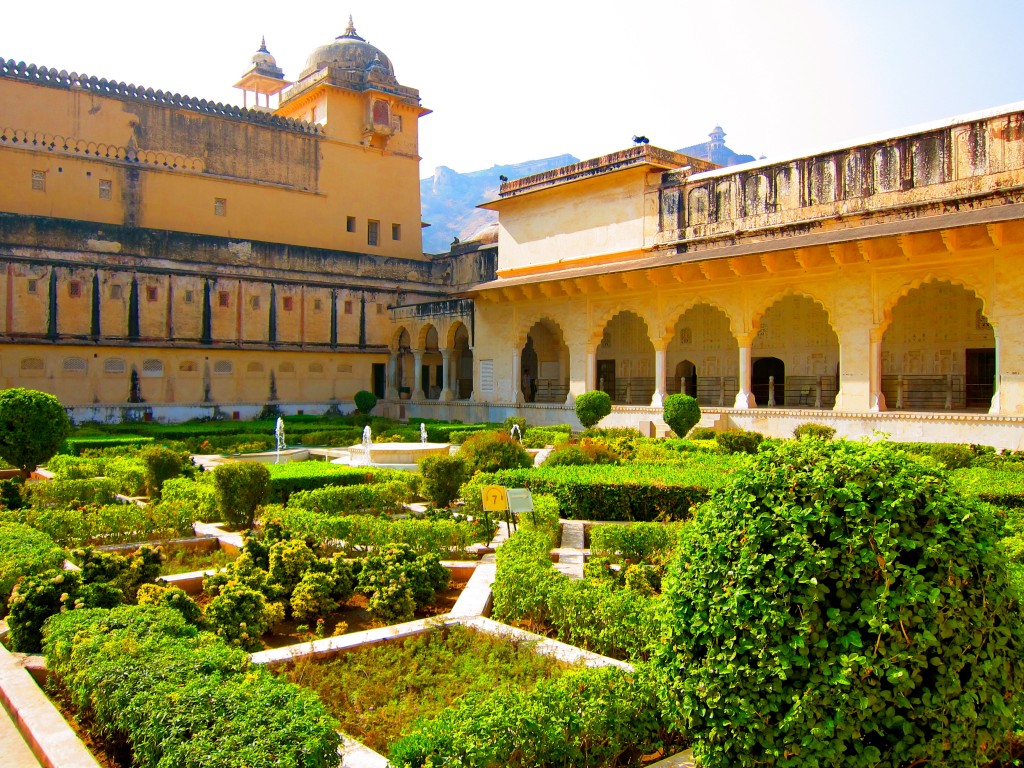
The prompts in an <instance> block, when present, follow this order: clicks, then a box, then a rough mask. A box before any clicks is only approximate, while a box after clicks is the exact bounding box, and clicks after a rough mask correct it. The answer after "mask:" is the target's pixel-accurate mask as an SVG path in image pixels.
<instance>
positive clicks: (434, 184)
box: [420, 155, 579, 253]
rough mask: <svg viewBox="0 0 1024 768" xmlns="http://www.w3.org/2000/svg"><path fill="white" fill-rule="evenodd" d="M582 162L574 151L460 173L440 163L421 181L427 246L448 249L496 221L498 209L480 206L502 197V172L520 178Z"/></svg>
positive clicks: (437, 250)
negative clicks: (499, 194)
mask: <svg viewBox="0 0 1024 768" xmlns="http://www.w3.org/2000/svg"><path fill="white" fill-rule="evenodd" d="M578 162H579V160H578V159H577V158H575V157H573V156H572V155H558V156H557V157H546V158H544V159H542V160H528V161H526V162H525V163H514V164H512V165H495V166H493V167H491V168H488V169H486V170H483V171H471V172H470V173H459V172H457V171H453V170H452V169H451V168H448V167H447V166H444V165H442V166H440V167H438V168H437V169H436V170H435V171H434V175H433V176H432V177H431V178H429V179H422V180H421V181H420V200H421V204H422V207H423V220H424V221H426V222H428V223H429V224H430V226H429V227H427V228H426V229H424V230H423V250H424V251H425V252H426V253H446V252H447V251H448V249H449V248H450V247H451V244H452V240H453V239H454V238H456V237H457V238H459V239H460V240H464V239H465V238H467V237H470V236H471V235H473V234H474V233H475V232H477V231H479V230H480V229H481V228H483V227H484V226H485V225H487V224H489V223H491V222H492V221H496V220H497V218H498V214H497V213H495V212H494V211H485V210H483V209H481V208H477V207H476V206H477V205H478V204H480V203H483V202H486V201H487V200H494V199H495V198H497V197H498V186H499V185H500V184H501V180H500V179H499V178H498V177H499V176H507V177H508V178H510V179H519V178H522V177H523V176H531V175H533V174H535V173H543V172H544V171H550V170H551V169H553V168H561V167H562V166H563V165H571V164H572V163H578Z"/></svg>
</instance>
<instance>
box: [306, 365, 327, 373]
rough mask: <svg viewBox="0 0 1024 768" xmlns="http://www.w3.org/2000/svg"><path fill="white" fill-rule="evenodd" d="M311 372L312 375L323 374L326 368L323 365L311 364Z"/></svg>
mask: <svg viewBox="0 0 1024 768" xmlns="http://www.w3.org/2000/svg"><path fill="white" fill-rule="evenodd" d="M309 372H310V373H323V372H324V366H323V364H321V363H310V364H309Z"/></svg>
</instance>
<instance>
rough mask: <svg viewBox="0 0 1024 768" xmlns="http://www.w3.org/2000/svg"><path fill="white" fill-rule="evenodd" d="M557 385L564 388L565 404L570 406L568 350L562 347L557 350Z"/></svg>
mask: <svg viewBox="0 0 1024 768" xmlns="http://www.w3.org/2000/svg"><path fill="white" fill-rule="evenodd" d="M558 385H559V386H565V394H566V397H565V402H566V403H567V404H569V405H571V404H572V402H573V401H572V393H571V391H570V387H569V348H568V347H562V348H560V349H559V350H558Z"/></svg>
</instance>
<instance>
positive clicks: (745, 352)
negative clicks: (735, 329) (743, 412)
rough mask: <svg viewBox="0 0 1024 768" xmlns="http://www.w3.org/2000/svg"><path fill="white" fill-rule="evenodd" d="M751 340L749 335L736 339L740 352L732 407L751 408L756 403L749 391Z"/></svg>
mask: <svg viewBox="0 0 1024 768" xmlns="http://www.w3.org/2000/svg"><path fill="white" fill-rule="evenodd" d="M753 341H754V340H753V337H751V336H745V337H741V338H739V339H737V342H738V343H739V352H740V371H739V381H738V385H739V391H738V392H737V393H736V402H734V403H733V406H732V407H733V408H753V407H754V406H755V405H756V403H755V402H754V395H753V393H752V392H751V391H750V372H751V368H752V367H753V366H752V356H753V355H752V349H751V347H752V345H753Z"/></svg>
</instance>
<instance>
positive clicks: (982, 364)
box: [964, 349, 996, 410]
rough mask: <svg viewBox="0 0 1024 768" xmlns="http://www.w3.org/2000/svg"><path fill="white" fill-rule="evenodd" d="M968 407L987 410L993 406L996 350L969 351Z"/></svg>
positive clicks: (966, 398)
mask: <svg viewBox="0 0 1024 768" xmlns="http://www.w3.org/2000/svg"><path fill="white" fill-rule="evenodd" d="M965 370H966V371H967V376H966V377H965V381H964V384H965V388H966V390H967V391H966V397H965V400H966V405H967V407H968V408H985V409H986V410H987V409H988V408H990V407H991V406H992V396H993V395H994V394H995V386H996V351H995V349H968V350H967V366H966V368H965Z"/></svg>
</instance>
